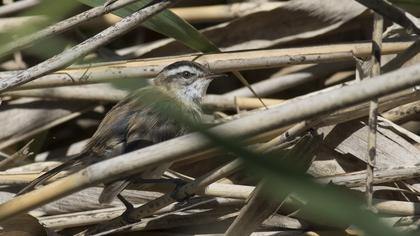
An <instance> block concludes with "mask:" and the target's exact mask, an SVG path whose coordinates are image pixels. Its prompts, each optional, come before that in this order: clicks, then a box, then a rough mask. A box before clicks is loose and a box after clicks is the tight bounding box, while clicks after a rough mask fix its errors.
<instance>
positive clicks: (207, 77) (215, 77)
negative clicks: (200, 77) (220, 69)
mask: <svg viewBox="0 0 420 236" xmlns="http://www.w3.org/2000/svg"><path fill="white" fill-rule="evenodd" d="M224 77H228V75H227V74H211V75H208V76H206V79H219V78H224Z"/></svg>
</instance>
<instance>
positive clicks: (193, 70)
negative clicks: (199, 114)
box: [154, 61, 225, 103]
mask: <svg viewBox="0 0 420 236" xmlns="http://www.w3.org/2000/svg"><path fill="white" fill-rule="evenodd" d="M222 76H225V75H223V74H214V73H212V72H211V71H210V70H209V69H208V68H206V67H204V66H203V65H201V64H199V63H197V62H192V61H178V62H175V63H172V64H170V65H168V66H166V67H165V68H163V70H162V71H161V72H160V73H159V74H158V76H157V77H156V79H155V80H154V84H155V85H156V86H160V87H163V88H164V89H166V90H167V91H168V92H169V93H171V94H173V95H175V96H176V97H177V98H179V99H182V100H186V101H193V102H196V103H199V102H201V100H202V98H203V97H204V96H205V94H206V91H207V87H208V86H209V84H210V82H211V81H212V80H213V79H214V78H217V77H222Z"/></svg>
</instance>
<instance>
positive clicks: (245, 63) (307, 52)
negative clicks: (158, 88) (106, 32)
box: [0, 42, 413, 89]
mask: <svg viewBox="0 0 420 236" xmlns="http://www.w3.org/2000/svg"><path fill="white" fill-rule="evenodd" d="M412 43H413V42H389V43H384V44H383V47H382V50H383V51H382V52H383V54H384V55H387V54H395V53H399V52H402V51H404V50H405V49H407V48H408V47H410V45H411V44H412ZM371 51H372V44H371V43H349V44H336V45H324V46H311V47H300V48H289V49H270V50H251V51H244V52H224V53H213V54H205V55H202V54H193V55H186V56H172V57H162V58H153V59H143V60H129V61H121V62H112V63H98V64H90V65H87V66H83V67H80V66H79V67H71V68H66V69H64V70H60V71H58V72H56V73H52V74H49V75H45V76H43V77H41V78H39V79H37V80H36V81H33V82H30V83H28V84H25V85H23V86H19V87H18V88H15V89H24V88H25V89H28V88H45V87H56V86H65V85H76V84H90V83H99V82H104V81H109V80H115V79H117V78H118V79H128V78H152V77H154V76H156V75H157V73H158V72H159V71H161V70H162V69H163V67H165V66H167V65H169V64H171V63H174V62H176V61H180V60H188V61H191V60H195V61H197V62H199V63H201V64H203V65H206V66H208V67H209V68H210V69H211V70H212V71H215V72H227V71H234V70H252V69H264V68H274V67H279V66H284V65H293V64H308V63H320V62H336V61H349V60H353V56H358V57H364V56H368V55H370V53H371ZM19 73H22V72H18V71H17V72H16V71H15V72H0V79H3V78H4V79H6V80H7V78H10V77H13V76H16V75H17V74H19Z"/></svg>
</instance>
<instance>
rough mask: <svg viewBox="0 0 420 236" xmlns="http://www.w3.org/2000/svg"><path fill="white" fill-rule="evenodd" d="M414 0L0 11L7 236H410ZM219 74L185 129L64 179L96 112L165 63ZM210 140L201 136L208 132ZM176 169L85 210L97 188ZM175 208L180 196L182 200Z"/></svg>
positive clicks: (58, 4)
mask: <svg viewBox="0 0 420 236" xmlns="http://www.w3.org/2000/svg"><path fill="white" fill-rule="evenodd" d="M419 14H420V3H419V2H418V1H416V0H394V1H385V0H354V1H353V0H347V1H342V0H289V1H269V0H248V1H230V0H201V1H191V0H179V1H175V0H173V1H172V0H154V1H150V0H149V1H146V0H118V1H105V0H79V1H67V0H66V1H53V0H20V1H14V0H7V1H6V0H3V2H2V5H0V17H1V18H0V96H1V104H0V121H1V122H0V187H1V189H0V203H1V204H0V230H1V231H0V232H1V233H2V235H108V234H109V235H180V236H181V235H182V236H184V235H185V236H190V235H203V236H204V235H228V236H242V235H254V236H256V235H267V236H268V235H381V236H382V235H397V234H398V235H415V234H418V232H419V220H418V219H419V216H420V202H419V195H420V185H419V183H417V180H418V179H419V177H420V167H419V166H420V165H419V164H420V144H419V143H420V136H419V134H420V123H419V118H420V116H419V111H420V103H419V101H418V100H419V98H420V92H419V87H418V86H419V85H420V65H419V64H418V61H419V57H418V53H419V52H420V43H419V41H418V35H420V21H419V19H418V18H417V15H419ZM180 60H190V61H196V62H199V63H201V64H203V65H205V66H207V67H208V68H210V69H211V70H212V71H214V72H222V73H227V74H228V75H229V76H228V77H227V78H224V79H221V80H218V81H214V82H213V83H212V84H211V86H210V87H209V90H208V94H207V96H206V97H205V99H204V101H203V104H202V105H203V109H204V111H205V113H206V115H205V124H200V125H198V124H194V123H189V121H188V120H187V119H185V117H183V116H182V114H178V113H177V111H176V110H175V111H168V112H172V113H171V115H172V116H174V117H176V118H177V119H178V120H180V122H187V123H188V124H189V125H190V126H191V127H193V128H194V130H196V132H192V133H190V134H187V135H184V136H181V137H178V138H175V139H171V140H168V141H165V142H162V143H159V144H155V145H152V146H149V147H146V148H143V149H139V150H136V151H133V152H129V153H126V154H123V155H120V156H117V157H115V158H112V159H108V160H105V161H102V162H99V163H95V164H92V165H90V166H88V167H87V168H84V169H82V170H80V171H78V172H75V173H70V174H69V173H60V174H59V175H57V176H55V177H54V178H52V179H51V180H49V181H48V182H47V184H46V185H44V186H40V187H39V188H37V189H35V190H33V191H31V192H28V193H26V194H23V195H21V196H15V193H17V192H18V191H19V190H20V189H21V188H23V187H24V186H25V185H26V184H28V183H29V182H30V181H31V180H33V179H35V178H36V177H37V176H39V175H40V174H42V173H44V172H45V171H47V170H49V169H51V168H53V167H55V166H57V165H58V164H59V163H61V162H63V161H65V160H66V159H67V158H69V156H70V155H73V154H77V153H78V152H80V151H81V149H82V148H83V146H84V145H85V144H86V143H87V140H88V139H89V137H91V136H92V134H93V132H94V131H95V130H96V128H97V126H98V125H99V123H100V121H101V120H102V118H103V117H104V115H105V114H106V112H107V111H108V110H109V109H110V108H111V107H112V106H113V104H115V103H116V102H118V101H119V100H121V99H122V98H124V97H125V96H126V95H127V94H129V93H130V92H131V91H133V90H135V89H137V88H141V87H143V86H146V85H148V84H149V80H150V79H151V78H153V77H154V76H156V75H157V73H158V72H159V71H160V70H161V69H162V68H163V67H165V66H166V65H168V64H170V63H173V62H176V61H180ZM204 127H205V128H204ZM165 162H173V163H174V164H173V165H172V166H171V168H170V170H169V171H167V172H166V173H165V174H164V176H163V177H162V178H165V179H172V180H176V181H177V182H182V183H183V184H182V185H179V186H177V187H174V185H173V184H169V183H167V184H149V185H147V187H146V188H144V186H143V188H142V189H141V190H139V189H136V187H135V186H133V187H129V188H128V189H126V190H124V191H123V193H122V195H123V196H124V197H125V198H126V199H127V200H129V201H130V202H131V203H133V204H134V209H132V210H130V211H128V212H127V211H125V210H126V209H125V208H124V205H123V204H122V203H121V202H120V201H119V200H115V201H114V202H113V203H112V204H111V205H101V204H99V203H98V196H99V194H100V192H101V190H102V187H103V184H102V183H104V182H107V181H109V180H114V179H118V178H123V177H127V176H129V175H133V174H136V173H139V172H141V171H142V170H144V169H145V168H147V167H150V166H153V165H156V164H159V163H165ZM177 199H178V200H179V199H183V200H182V201H177Z"/></svg>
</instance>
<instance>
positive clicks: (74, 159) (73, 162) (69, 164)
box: [16, 153, 86, 196]
mask: <svg viewBox="0 0 420 236" xmlns="http://www.w3.org/2000/svg"><path fill="white" fill-rule="evenodd" d="M84 157H86V154H84V153H80V154H76V155H74V156H71V157H70V159H69V160H67V161H65V162H64V163H62V164H61V165H59V166H57V167H55V168H53V169H51V170H49V171H47V172H46V173H44V174H42V175H41V176H39V177H38V178H36V179H34V180H32V181H31V182H30V183H29V184H28V185H26V186H25V187H24V188H23V189H21V190H20V191H19V192H18V193H17V194H16V196H18V195H22V194H24V193H27V192H29V191H31V190H32V189H34V188H35V187H36V186H37V185H40V184H42V183H44V182H45V181H47V180H49V179H50V178H52V177H54V176H55V175H57V174H58V173H60V172H61V171H65V170H68V169H71V168H73V167H76V166H79V165H81V164H83V163H82V159H84Z"/></svg>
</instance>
